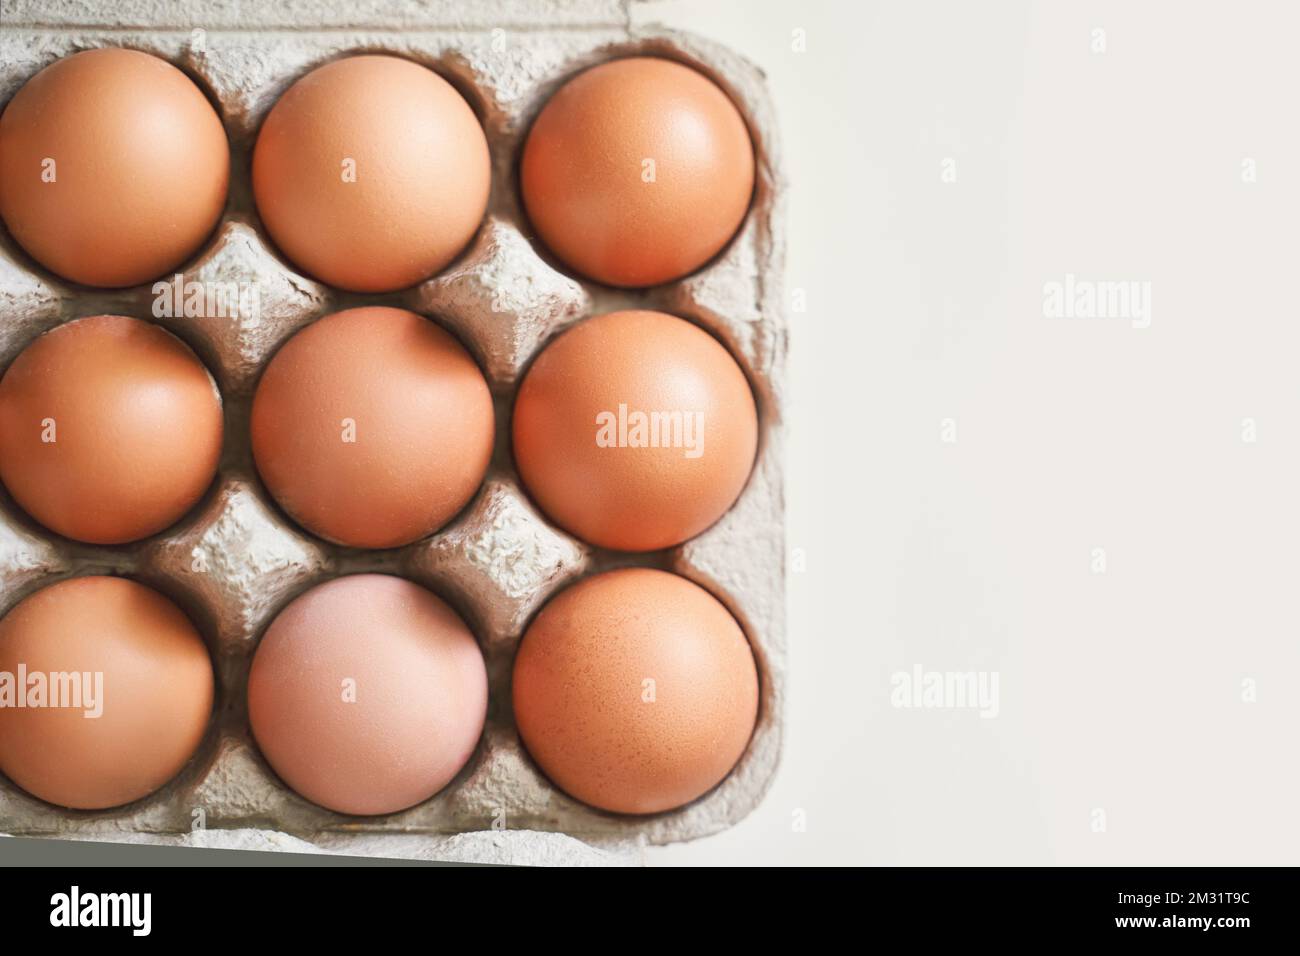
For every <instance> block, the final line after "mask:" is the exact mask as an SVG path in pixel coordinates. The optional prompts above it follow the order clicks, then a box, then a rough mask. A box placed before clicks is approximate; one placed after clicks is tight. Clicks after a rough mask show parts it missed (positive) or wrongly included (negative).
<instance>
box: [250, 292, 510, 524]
mask: <svg viewBox="0 0 1300 956" xmlns="http://www.w3.org/2000/svg"><path fill="white" fill-rule="evenodd" d="M493 421H494V413H493V410H492V396H491V393H490V392H489V390H488V385H487V382H486V381H485V380H484V378H483V373H482V372H480V371H479V368H478V366H477V365H475V364H474V360H473V359H472V358H471V357H470V355H469V353H468V352H466V351H465V349H464V347H463V346H461V344H460V343H459V342H457V341H456V340H455V339H454V338H453V337H452V336H451V335H450V334H449V333H447V332H446V331H444V330H443V329H442V328H441V327H439V326H438V325H437V324H435V323H434V322H431V321H429V320H428V319H425V318H422V317H421V316H419V315H416V314H415V313H414V312H407V311H405V310H403V309H391V308H383V307H370V308H360V309H347V310H345V311H343V312H336V313H334V314H333V315H328V316H326V317H325V318H323V319H320V320H319V321H317V322H315V323H313V324H312V325H309V326H308V327H307V328H305V329H303V330H302V331H301V332H299V333H298V334H297V335H295V336H294V337H293V338H291V339H290V340H289V341H288V342H286V343H285V345H284V346H283V347H282V348H281V349H280V351H279V352H277V353H276V355H275V357H274V358H273V359H272V360H271V363H270V364H269V365H268V366H267V369H266V372H265V373H264V374H263V376H262V380H261V382H259V383H258V386H257V392H256V394H255V395H254V398H253V410H252V419H251V437H252V445H253V456H254V458H255V460H256V462H257V470H258V473H259V474H260V475H261V476H262V480H263V481H264V482H266V486H267V488H268V489H269V490H270V492H271V494H272V495H273V496H274V497H275V499H276V501H278V502H279V503H280V505H281V507H283V508H284V510H285V511H287V512H288V513H289V515H290V516H291V517H293V519H294V520H295V521H297V522H298V523H299V524H301V525H303V526H304V527H305V528H307V529H308V530H309V531H312V532H315V533H316V534H318V535H320V536H321V537H323V538H327V539H329V540H331V541H335V542H338V543H341V544H346V545H351V546H353V547H360V548H392V547H397V546H398V545H403V544H407V543H409V542H411V541H415V540H417V539H419V538H422V537H424V536H425V535H428V534H431V533H432V532H433V531H435V530H437V529H438V528H439V527H441V526H442V525H443V524H445V523H446V522H447V521H448V520H449V519H450V518H451V517H452V516H453V515H455V514H456V512H458V511H459V510H460V509H461V508H462V507H464V505H465V504H466V502H468V501H469V500H470V498H471V497H473V495H474V492H475V491H476V490H477V489H478V487H479V485H480V484H481V483H482V481H483V474H484V472H485V471H486V470H487V465H488V460H489V459H490V458H491V455H492V439H493Z"/></svg>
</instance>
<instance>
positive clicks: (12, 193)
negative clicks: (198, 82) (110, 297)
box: [0, 49, 230, 287]
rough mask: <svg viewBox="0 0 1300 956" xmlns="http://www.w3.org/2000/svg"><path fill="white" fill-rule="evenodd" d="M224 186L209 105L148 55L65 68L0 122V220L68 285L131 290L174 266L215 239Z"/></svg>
mask: <svg viewBox="0 0 1300 956" xmlns="http://www.w3.org/2000/svg"><path fill="white" fill-rule="evenodd" d="M229 179H230V146H229V144H228V143H227V141H226V134H225V130H224V129H223V128H222V126H221V120H220V119H219V118H218V117H217V113H216V111H215V110H214V109H213V108H212V104H210V103H209V102H208V100H207V99H206V98H205V97H204V96H203V94H202V93H201V92H200V91H199V88H198V87H197V86H195V85H194V83H193V81H191V80H190V78H189V77H187V76H186V75H185V74H184V73H182V72H181V71H180V70H178V69H176V67H174V66H172V65H171V64H170V63H167V62H165V61H163V60H160V59H158V57H156V56H150V55H149V54H147V53H139V52H137V51H135V50H121V49H103V50H87V51H85V52H82V53H76V54H74V55H72V56H68V57H64V58H63V59H62V60H57V61H56V62H54V63H52V64H51V65H50V66H47V67H46V68H45V69H43V70H41V71H40V72H39V73H37V74H36V75H35V76H34V77H32V78H31V79H30V80H28V81H27V83H26V84H25V85H24V86H23V87H22V88H21V89H20V90H19V91H18V92H17V93H16V94H14V98H13V99H12V100H11V101H10V102H9V105H8V106H7V107H6V108H5V111H4V113H3V114H0V217H3V218H4V221H5V225H6V226H8V227H9V232H10V234H12V235H13V237H14V239H15V240H16V241H17V242H18V244H19V245H20V246H22V247H23V248H24V249H25V250H26V251H27V252H28V253H29V254H30V255H31V257H32V258H33V259H35V260H36V261H37V262H39V263H40V264H41V265H43V266H45V267H46V268H47V269H49V270H51V271H52V272H55V273H57V274H58V275H61V276H63V277H64V278H66V279H71V280H72V281H73V282H81V283H84V284H86V285H92V286H108V287H119V286H131V285H137V284H139V283H142V282H147V281H149V280H150V279H155V278H158V277H159V276H162V275H164V274H166V273H168V272H170V271H171V270H172V269H174V268H176V267H177V266H180V265H181V264H182V263H184V262H185V260H186V259H188V258H189V257H190V256H192V255H194V253H196V252H197V251H198V250H199V247H200V246H201V245H202V244H203V242H204V240H205V239H206V238H207V237H208V236H209V235H210V234H211V232H212V230H213V229H214V228H215V226H216V224H217V220H218V219H219V218H220V217H221V212H222V210H223V209H224V208H225V204H226V188H227V185H228V183H229Z"/></svg>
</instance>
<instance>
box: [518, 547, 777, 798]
mask: <svg viewBox="0 0 1300 956" xmlns="http://www.w3.org/2000/svg"><path fill="white" fill-rule="evenodd" d="M514 707H515V722H516V723H517V724H518V726H519V735H520V737H522V738H523V742H524V746H526V747H527V748H528V752H529V753H530V754H531V755H532V756H533V759H534V760H536V761H537V763H538V764H539V765H540V766H541V768H542V770H543V771H545V773H546V775H547V776H548V777H550V778H551V780H553V781H554V782H555V784H556V785H557V786H558V787H560V789H562V790H563V791H564V792H565V793H568V794H569V795H570V796H573V797H576V798H577V799H579V800H581V801H583V802H584V803H589V804H591V805H592V806H594V807H600V808H601V809H603V810H612V811H614V812H615V813H657V812H659V811H661V810H671V809H672V808H673V807H680V806H681V805H682V804H685V803H689V802H690V801H692V800H694V799H695V798H696V797H698V796H700V795H701V794H704V793H705V792H707V791H708V790H710V789H712V788H713V787H714V786H715V785H716V784H717V783H718V782H719V781H721V780H722V778H723V777H725V776H726V775H727V774H728V773H729V772H730V770H731V768H732V767H733V766H734V765H735V763H736V761H737V760H739V759H740V756H741V754H743V753H744V752H745V747H746V746H747V745H748V743H749V738H750V735H751V733H752V732H753V729H754V720H755V718H756V716H757V713H758V671H757V669H756V668H755V666H754V656H753V653H752V652H751V651H750V648H749V642H748V641H747V640H746V639H745V635H744V633H743V632H742V631H741V629H740V625H738V624H737V623H736V620H735V618H733V617H732V616H731V614H730V613H728V611H727V609H726V608H724V607H723V606H722V605H721V604H720V603H719V602H718V600H717V599H716V598H714V597H713V596H712V595H711V594H709V593H708V592H707V591H705V590H704V589H703V588H701V587H699V586H698V585H695V584H692V583H691V582H690V581H687V580H686V579H685V578H681V577H678V576H677V575H675V574H669V573H667V572H666V571H655V570H651V569H648V568H625V569H623V570H619V571H609V572H606V573H605V574H598V575H596V576H595V577H591V578H587V579H586V580H584V581H582V582H580V583H578V584H577V585H575V586H573V587H571V588H569V589H568V590H567V591H564V592H562V593H561V594H560V595H559V596H558V597H556V598H555V599H554V600H552V601H551V602H550V603H549V604H547V605H546V607H544V608H543V609H542V612H541V613H540V614H539V615H538V616H537V619H536V620H535V621H534V622H533V624H532V625H531V626H530V627H529V628H528V632H527V633H526V634H525V635H524V639H523V642H522V643H521V644H520V645H519V654H518V656H517V657H516V658H515V669H514Z"/></svg>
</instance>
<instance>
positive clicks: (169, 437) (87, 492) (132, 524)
mask: <svg viewBox="0 0 1300 956" xmlns="http://www.w3.org/2000/svg"><path fill="white" fill-rule="evenodd" d="M221 439H222V412H221V395H220V393H219V392H218V391H217V386H216V383H215V382H214V381H213V379H212V376H211V374H209V372H208V370H207V368H206V367H205V366H204V365H203V363H202V362H200V361H199V359H198V358H197V356H195V354H194V353H193V352H192V351H191V350H190V348H189V347H188V346H187V345H185V343H183V342H182V341H181V340H180V339H178V338H176V336H174V335H172V334H171V333H170V332H167V331H166V330H164V329H162V328H160V327H159V326H156V325H153V324H152V323H149V322H142V321H140V320H139V319H132V318H128V317H126V316H121V315H96V316H91V317H89V318H84V319H78V320H77V321H74V322H69V323H67V324H65V325H61V326H58V327H57V328H55V329H52V330H51V331H49V332H47V333H45V334H44V335H42V336H40V337H39V338H37V339H36V340H35V341H34V342H32V343H31V344H30V345H29V346H28V347H27V348H26V349H24V350H23V351H22V352H21V353H19V355H18V357H17V358H15V359H14V361H13V363H12V364H11V365H10V366H9V368H8V370H6V372H5V373H4V377H3V378H0V481H3V482H4V485H5V488H7V489H8V491H9V493H10V494H11V495H13V497H14V500H15V501H17V502H18V504H19V505H21V506H22V507H23V509H24V510H26V511H27V512H28V513H29V514H30V515H32V517H34V518H35V519H36V520H37V521H39V522H40V523H41V524H43V525H45V526H46V527H47V528H50V529H51V530H53V531H56V532H58V533H59V534H62V535H65V536H67V537H69V538H75V539H76V540H78V541H87V542H91V543H93V544H122V543H125V542H128V541H135V540H138V539H140V538H144V537H148V536H149V535H152V534H155V533H157V532H159V531H162V530H163V529H164V528H167V527H168V526H170V525H172V524H173V523H175V522H176V521H177V520H178V519H179V518H180V517H181V516H182V515H184V514H185V513H186V512H187V511H188V510H189V509H190V508H191V507H193V506H194V504H195V503H196V502H198V500H199V498H201V497H202V496H203V493H204V492H205V491H206V490H207V488H208V486H209V485H210V484H211V482H212V479H213V476H214V475H215V474H216V470H217V463H218V460H219V459H220V457H221Z"/></svg>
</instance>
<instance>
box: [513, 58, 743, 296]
mask: <svg viewBox="0 0 1300 956" xmlns="http://www.w3.org/2000/svg"><path fill="white" fill-rule="evenodd" d="M520 184H521V188H522V192H523V200H524V205H525V206H526V208H527V210H528V218H529V220H530V222H531V223H532V226H533V228H534V229H536V230H537V234H538V235H539V236H540V237H541V239H542V241H543V242H544V243H545V244H546V246H547V248H549V249H550V250H551V252H553V253H554V254H555V255H556V256H558V257H559V258H560V259H561V260H562V261H563V262H565V263H566V264H567V265H569V266H570V267H571V268H573V269H576V270H577V271H578V272H580V273H582V274H583V275H585V276H587V277H589V278H591V279H595V280H596V281H597V282H603V283H605V284H607V285H613V286H628V287H639V286H651V285H658V284H660V283H664V282H668V281H670V280H673V279H679V278H681V277H682V276H684V275H687V274H689V273H691V272H694V271H695V270H696V269H698V268H700V267H701V266H702V265H704V264H705V263H706V262H708V261H709V260H710V259H712V258H713V257H714V256H715V255H717V254H718V252H720V251H721V250H722V248H723V247H724V246H726V244H727V243H728V242H730V241H731V237H732V236H733V235H735V233H736V230H737V229H738V228H739V227H740V224H741V222H742V221H743V220H744V218H745V213H746V211H747V210H748V209H749V203H750V198H751V196H752V195H753V191H754V146H753V143H752V142H751V140H750V138H749V131H748V129H747V128H746V126H745V121H744V118H743V117H742V116H741V115H740V111H739V110H737V109H736V106H735V104H734V103H732V102H731V100H730V99H728V98H727V95H726V94H725V93H723V92H722V90H721V89H719V88H718V86H717V85H716V84H715V83H713V82H712V81H711V80H709V79H708V78H707V77H705V76H704V75H703V74H701V73H699V72H698V71H696V70H693V69H691V68H690V67H688V66H685V65H683V64H681V63H677V62H675V61H673V60H668V59H662V58H659V57H644V56H641V57H626V58H623V59H619V60H612V61H610V62H608V63H602V64H600V65H599V66H594V67H591V68H590V69H587V70H584V71H583V72H582V73H579V74H578V75H577V76H576V77H574V78H573V79H572V80H570V81H569V82H568V83H566V84H565V85H564V86H562V87H561V88H560V89H559V90H558V91H557V92H556V93H555V95H554V96H552V97H551V99H550V100H549V101H548V102H547V104H546V106H545V107H544V108H543V109H542V111H541V113H540V115H538V117H537V120H536V121H535V122H534V123H533V126H532V129H531V130H530V131H529V134H528V139H527V141H526V143H525V145H524V152H523V158H522V161H521V164H520Z"/></svg>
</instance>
